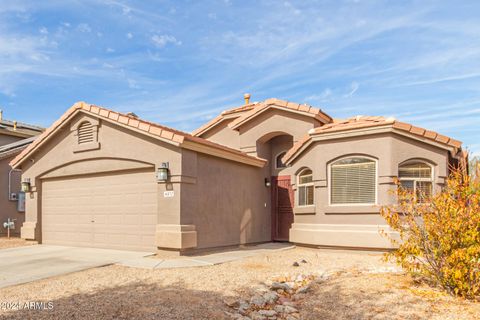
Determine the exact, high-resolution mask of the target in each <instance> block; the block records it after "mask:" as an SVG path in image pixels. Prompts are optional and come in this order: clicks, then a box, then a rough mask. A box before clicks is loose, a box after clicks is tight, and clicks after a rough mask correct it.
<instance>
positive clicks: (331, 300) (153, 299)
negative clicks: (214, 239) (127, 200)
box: [0, 248, 480, 319]
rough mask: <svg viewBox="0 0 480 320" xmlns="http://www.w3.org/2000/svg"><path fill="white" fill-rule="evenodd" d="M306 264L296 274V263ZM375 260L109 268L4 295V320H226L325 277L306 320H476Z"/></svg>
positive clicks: (309, 257)
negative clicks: (234, 310)
mask: <svg viewBox="0 0 480 320" xmlns="http://www.w3.org/2000/svg"><path fill="white" fill-rule="evenodd" d="M302 259H305V260H306V262H307V263H300V266H299V267H294V266H292V263H293V262H295V261H297V262H300V260H302ZM392 269H394V268H393V267H392V265H389V264H385V263H383V262H381V255H379V254H375V253H361V252H342V251H332V250H318V249H308V248H295V249H293V250H287V251H281V252H275V253H270V254H266V255H261V256H256V257H251V258H247V259H244V260H240V261H235V262H230V263H225V264H221V265H216V266H208V267H198V268H185V269H176V270H175V269H164V270H145V269H135V268H128V267H122V266H108V267H103V268H95V269H90V270H87V271H82V272H77V273H73V274H69V275H64V276H59V277H55V278H51V279H45V280H40V281H36V282H33V283H29V284H24V285H19V286H15V287H9V288H4V289H0V303H4V302H16V301H20V302H21V304H22V306H24V302H28V301H30V302H31V301H37V302H38V301H43V302H48V301H50V302H52V303H53V309H51V310H48V308H49V305H45V307H46V309H47V310H42V311H38V310H21V311H0V319H228V317H227V316H226V314H225V311H231V309H230V308H228V307H227V306H226V305H225V304H224V302H223V301H224V300H225V299H227V298H235V299H238V298H245V299H249V298H250V297H251V295H253V294H254V293H255V292H257V291H258V290H260V289H261V288H262V287H263V283H264V282H265V281H268V280H270V279H272V278H273V277H279V276H283V275H288V274H290V275H295V274H325V272H328V273H329V274H330V277H329V278H328V279H327V280H326V281H324V282H321V283H319V284H315V285H314V287H313V288H312V291H311V292H310V294H309V298H307V299H305V300H303V301H301V302H300V304H299V305H298V309H299V310H300V316H301V318H303V319H475V318H476V319H478V318H479V317H480V310H479V307H478V304H474V303H469V302H465V301H462V300H459V299H454V298H452V297H448V296H444V295H442V294H440V293H439V292H438V291H435V290H433V289H430V288H425V287H418V286H416V285H415V284H413V282H411V281H410V280H409V279H408V277H406V276H403V275H400V274H393V273H391V272H386V271H391V270H392Z"/></svg>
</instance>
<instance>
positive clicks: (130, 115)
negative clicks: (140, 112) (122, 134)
mask: <svg viewBox="0 0 480 320" xmlns="http://www.w3.org/2000/svg"><path fill="white" fill-rule="evenodd" d="M127 117H130V118H134V119H138V116H137V114H136V113H135V112H127Z"/></svg>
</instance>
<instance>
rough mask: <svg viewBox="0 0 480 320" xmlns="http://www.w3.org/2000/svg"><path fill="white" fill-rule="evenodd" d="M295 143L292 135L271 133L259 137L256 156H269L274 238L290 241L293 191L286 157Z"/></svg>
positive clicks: (267, 168) (268, 165) (267, 175)
mask: <svg viewBox="0 0 480 320" xmlns="http://www.w3.org/2000/svg"><path fill="white" fill-rule="evenodd" d="M292 146H293V136H291V135H289V134H287V133H284V132H274V133H270V134H268V135H266V136H264V137H262V138H260V139H259V140H257V146H256V147H257V155H258V156H259V157H262V158H264V159H268V160H269V161H268V164H267V166H265V168H264V170H265V179H266V181H267V182H268V183H270V188H271V201H270V203H271V211H272V219H271V226H272V228H271V232H272V240H275V241H288V240H289V231H290V228H291V225H292V223H293V205H294V194H293V189H292V181H291V173H290V168H289V167H287V166H286V165H285V164H284V163H283V160H282V158H283V156H284V155H285V153H286V152H287V151H288V150H289V149H290V148H291V147H292Z"/></svg>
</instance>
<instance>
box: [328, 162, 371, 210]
mask: <svg viewBox="0 0 480 320" xmlns="http://www.w3.org/2000/svg"><path fill="white" fill-rule="evenodd" d="M376 200H377V162H376V161H375V160H373V159H370V158H365V157H349V158H344V159H340V160H337V161H335V162H334V163H332V164H331V165H330V203H331V204H340V205H349V204H375V203H376V202H377V201H376Z"/></svg>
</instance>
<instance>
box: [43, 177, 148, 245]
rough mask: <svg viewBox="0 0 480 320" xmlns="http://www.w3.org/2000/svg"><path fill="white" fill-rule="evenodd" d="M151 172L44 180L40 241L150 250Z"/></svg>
mask: <svg viewBox="0 0 480 320" xmlns="http://www.w3.org/2000/svg"><path fill="white" fill-rule="evenodd" d="M153 177H154V173H153V172H126V173H121V174H115V175H103V176H102V175H95V176H82V177H75V178H69V179H62V180H60V179H59V180H45V181H44V182H43V185H42V188H43V190H42V194H43V195H42V236H43V239H42V240H43V243H46V244H63V245H73V246H87V247H99V248H112V249H127V250H144V251H150V250H154V249H155V246H154V241H155V225H156V223H157V205H156V204H157V193H156V190H157V185H156V182H155V179H154V178H153Z"/></svg>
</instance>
